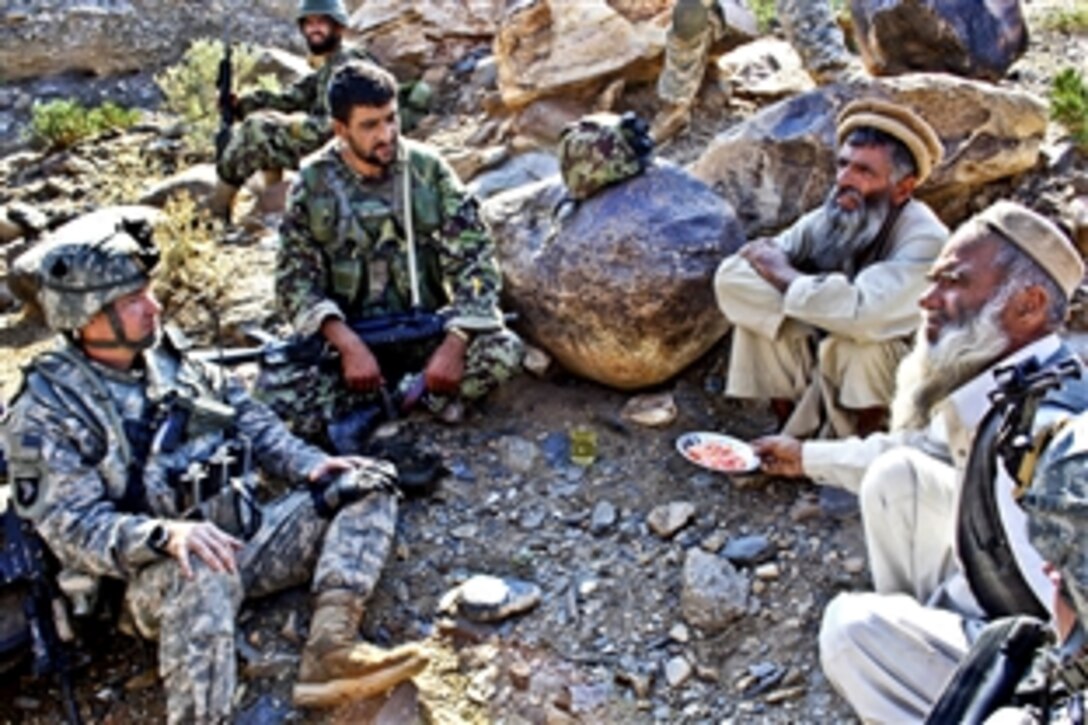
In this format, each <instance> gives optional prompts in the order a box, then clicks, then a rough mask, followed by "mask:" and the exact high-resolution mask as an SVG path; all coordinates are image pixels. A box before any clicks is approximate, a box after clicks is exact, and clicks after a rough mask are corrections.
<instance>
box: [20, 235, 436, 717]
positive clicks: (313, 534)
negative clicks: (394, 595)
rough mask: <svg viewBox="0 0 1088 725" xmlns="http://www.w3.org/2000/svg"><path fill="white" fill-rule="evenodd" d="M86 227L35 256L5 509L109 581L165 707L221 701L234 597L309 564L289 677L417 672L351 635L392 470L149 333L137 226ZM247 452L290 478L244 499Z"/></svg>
mask: <svg viewBox="0 0 1088 725" xmlns="http://www.w3.org/2000/svg"><path fill="white" fill-rule="evenodd" d="M87 233H88V238H87V240H86V241H82V242H77V243H65V244H62V245H60V246H57V247H56V248H54V249H52V250H50V251H49V252H48V253H47V254H46V255H45V256H44V258H43V261H42V265H41V270H40V278H41V283H42V288H41V291H40V296H41V302H42V308H43V311H44V313H45V316H46V321H47V323H48V324H49V326H50V327H51V328H52V329H53V330H55V331H57V332H58V333H60V335H59V339H58V345H57V346H56V349H55V350H52V351H49V352H46V353H43V354H41V355H40V356H39V357H38V358H36V359H35V361H34V363H33V364H32V366H31V367H30V368H29V370H28V373H27V375H26V379H25V382H24V385H23V388H22V391H21V392H20V393H19V394H18V395H17V397H16V399H15V401H14V403H13V404H12V406H11V409H10V411H9V412H8V414H7V416H6V418H5V420H4V421H3V426H2V428H0V431H2V433H3V441H4V443H5V447H6V450H7V455H8V461H9V472H10V476H11V479H12V481H13V482H14V483H15V490H16V492H17V495H16V499H17V505H18V509H19V511H20V513H21V514H22V515H23V516H24V517H26V518H28V519H29V520H31V521H32V522H33V524H34V527H35V528H36V530H37V532H38V533H39V534H40V535H41V537H42V538H43V539H44V540H45V542H46V543H47V544H48V546H49V548H50V549H51V550H52V552H53V553H54V554H55V555H56V557H57V559H58V560H59V562H60V564H61V566H62V567H63V568H64V569H65V570H68V571H71V572H73V573H77V574H82V575H85V576H86V575H89V576H90V577H109V578H113V579H120V580H122V581H124V583H125V611H126V612H127V614H129V615H130V616H131V618H132V621H133V624H134V625H135V627H136V629H137V630H138V631H139V633H140V634H141V635H143V636H145V637H148V638H152V639H157V640H158V643H159V670H160V673H161V674H162V677H163V681H164V685H165V689H166V697H167V708H168V719H169V720H170V722H175V723H181V722H224V721H226V720H227V719H228V718H229V715H230V712H231V706H232V702H233V700H234V696H235V684H236V672H235V670H236V663H235V644H234V643H235V632H236V624H235V615H236V614H237V612H238V609H239V607H240V606H241V603H242V600H243V598H244V597H248V596H262V595H265V594H268V593H270V592H273V591H276V590H279V589H283V588H286V587H290V586H296V585H299V584H302V583H305V582H307V581H311V580H312V588H313V592H314V595H315V606H314V615H313V619H312V621H311V626H310V635H309V639H308V641H307V643H306V646H305V648H304V650H303V656H302V665H301V670H300V673H299V681H300V683H302V685H305V684H306V683H309V684H310V685H315V684H317V685H320V684H325V685H327V684H328V683H330V682H332V681H335V680H339V679H342V678H352V679H357V678H379V679H380V681H381V683H382V687H383V688H384V687H386V686H388V685H391V684H395V683H396V682H398V681H401V680H404V679H406V678H408V677H411V676H412V675H414V674H416V673H418V672H419V670H420V669H421V668H422V667H423V666H424V665H425V664H426V661H425V659H424V658H423V657H422V656H420V655H419V654H418V651H416V649H415V648H414V647H412V646H406V647H402V648H399V649H397V650H393V651H384V650H380V649H378V648H376V647H372V646H371V645H367V644H365V643H362V642H359V641H358V628H359V625H360V622H361V620H362V617H363V612H364V607H365V604H366V601H367V598H368V596H369V595H370V593H371V591H372V589H373V588H374V585H375V583H376V581H377V579H378V576H379V573H380V572H381V568H382V566H383V563H384V561H385V558H386V555H387V554H388V552H389V548H390V545H391V542H392V538H393V531H394V526H395V520H396V511H397V507H396V498H395V491H394V489H393V486H394V482H395V478H396V472H395V469H394V468H393V467H392V466H391V465H390V464H388V463H386V462H381V461H377V460H374V459H365V458H358V457H350V458H349V457H330V456H328V455H326V454H325V453H324V452H323V451H321V450H319V449H318V448H315V447H313V446H311V445H308V444H306V443H304V442H303V441H301V440H299V439H298V438H296V437H294V436H293V435H291V434H290V433H289V432H288V431H287V429H286V428H285V427H284V426H283V424H282V423H281V422H280V420H279V419H278V418H276V416H275V415H274V414H273V413H272V412H271V411H270V410H269V409H268V408H267V407H265V406H264V405H261V404H259V403H257V402H256V401H254V400H253V399H252V398H250V396H249V395H248V394H247V393H246V392H245V390H244V389H243V388H242V387H241V386H240V385H238V384H237V383H236V382H234V381H233V380H231V379H229V378H228V377H226V376H225V375H223V374H222V373H221V371H219V370H217V369H213V368H211V367H210V366H204V365H200V364H197V363H196V362H195V361H193V360H190V359H189V358H188V357H187V356H186V354H184V353H183V352H182V351H181V350H180V349H179V347H178V346H177V345H174V344H172V342H171V340H170V339H168V338H164V337H161V336H160V327H159V317H160V312H161V308H160V307H159V305H158V303H157V301H156V300H155V298H154V296H153V295H152V293H151V291H150V288H149V284H150V274H151V271H152V269H153V267H154V266H155V263H156V262H157V259H158V253H157V250H156V249H155V246H154V243H153V242H152V240H151V235H150V230H149V229H148V228H146V227H138V226H134V225H123V226H122V227H120V228H117V229H109V230H102V229H98V230H94V229H89V230H88V232H87ZM255 467H259V468H260V469H261V471H264V472H265V473H267V474H270V475H272V476H275V477H277V478H279V479H281V480H287V481H291V482H297V483H298V484H299V485H298V487H297V489H296V490H293V491H292V492H289V493H287V494H286V495H283V496H281V497H280V498H277V499H275V500H274V501H272V502H271V503H269V504H266V505H259V504H257V503H255V501H254V499H253V498H252V496H251V495H250V488H251V487H252V486H256V485H257V479H256V473H255Z"/></svg>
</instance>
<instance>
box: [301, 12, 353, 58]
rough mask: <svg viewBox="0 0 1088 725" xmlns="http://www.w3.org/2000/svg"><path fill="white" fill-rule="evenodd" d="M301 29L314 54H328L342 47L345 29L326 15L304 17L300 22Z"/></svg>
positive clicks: (307, 44) (308, 46)
mask: <svg viewBox="0 0 1088 725" xmlns="http://www.w3.org/2000/svg"><path fill="white" fill-rule="evenodd" d="M299 29H300V30H301V31H302V36H303V37H304V38H305V39H306V47H307V48H309V50H310V53H311V54H312V55H328V54H329V53H331V52H333V51H334V50H336V49H337V48H339V47H340V40H341V38H342V37H343V30H342V29H341V28H340V26H339V25H337V24H336V22H335V21H333V19H332V18H330V17H328V16H326V15H314V16H309V17H305V18H303V19H302V21H301V22H300V23H299Z"/></svg>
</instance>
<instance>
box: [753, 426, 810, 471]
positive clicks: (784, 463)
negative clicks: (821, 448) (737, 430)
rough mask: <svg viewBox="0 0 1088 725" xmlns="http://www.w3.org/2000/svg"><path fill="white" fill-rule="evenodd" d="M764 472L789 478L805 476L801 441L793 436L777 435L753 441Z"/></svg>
mask: <svg viewBox="0 0 1088 725" xmlns="http://www.w3.org/2000/svg"><path fill="white" fill-rule="evenodd" d="M752 449H753V450H755V452H756V455H758V456H759V461H760V468H761V469H762V470H763V472H764V473H770V474H771V475H774V476H785V477H787V478H798V477H800V476H804V475H805V472H804V469H803V468H802V467H801V441H799V440H797V439H796V438H793V437H791V436H783V435H775V436H766V437H763V438H757V439H756V440H754V441H752Z"/></svg>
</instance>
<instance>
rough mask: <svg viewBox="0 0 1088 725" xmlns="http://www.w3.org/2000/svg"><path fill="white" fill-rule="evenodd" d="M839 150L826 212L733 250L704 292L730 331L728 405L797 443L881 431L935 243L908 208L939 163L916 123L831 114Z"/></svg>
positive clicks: (917, 212) (868, 108) (874, 104)
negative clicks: (754, 413) (774, 419)
mask: <svg viewBox="0 0 1088 725" xmlns="http://www.w3.org/2000/svg"><path fill="white" fill-rule="evenodd" d="M838 139H839V153H838V175H837V177H836V182H835V186H834V187H833V188H832V190H831V193H830V194H829V195H828V197H827V201H826V202H824V204H823V205H822V206H820V207H818V208H817V209H815V210H813V211H811V212H809V213H808V214H806V215H805V216H803V217H802V218H801V219H800V220H799V221H798V222H797V223H795V224H794V225H793V226H792V227H790V228H789V229H787V230H786V231H784V232H783V233H782V234H780V235H779V236H778V237H776V238H774V239H757V240H755V241H752V242H749V243H748V244H746V245H745V246H744V247H742V248H741V250H740V251H739V252H738V253H737V254H736V255H734V256H732V257H729V258H727V259H726V260H725V261H724V262H722V264H721V266H720V267H719V268H718V272H717V275H716V277H715V280H714V290H715V292H716V294H717V297H718V305H719V307H721V310H722V312H723V313H724V314H725V316H726V317H727V318H728V319H729V320H730V322H732V323H733V326H734V328H733V342H732V349H731V351H730V358H729V378H728V389H727V393H728V394H729V395H731V396H734V397H738V398H754V399H761V400H770V401H771V402H772V407H773V408H774V410H775V412H776V414H777V415H778V416H779V423H780V424H786V421H787V419H788V420H789V424H788V426H787V429H788V432H790V433H791V434H793V435H800V436H810V435H813V434H816V433H824V434H827V435H830V436H831V437H836V438H838V437H843V436H847V435H851V434H854V433H860V434H861V435H865V434H868V433H871V432H873V431H876V430H879V429H880V428H881V427H882V426H883V425H884V422H885V418H886V414H887V411H888V405H889V403H890V401H891V399H892V393H893V390H894V386H895V370H896V366H897V365H898V363H899V360H900V359H902V357H903V356H904V355H905V354H906V353H907V350H908V349H909V346H910V335H911V334H912V333H913V332H914V330H915V329H916V328H917V326H918V321H919V313H918V309H917V307H916V306H915V304H914V302H915V300H916V299H917V297H918V295H919V294H920V293H921V292H922V290H923V289H924V288H925V275H926V271H927V270H928V269H929V265H930V264H931V263H932V262H933V260H934V259H935V258H936V257H937V254H938V253H939V252H940V250H941V246H942V245H943V244H944V242H945V240H946V239H947V238H948V229H947V228H946V227H945V226H944V224H942V223H941V222H940V220H939V219H937V217H936V216H935V215H934V213H933V212H932V211H931V210H930V209H929V207H927V206H926V205H925V204H923V203H921V202H919V201H917V200H914V199H912V198H911V195H912V193H913V192H914V188H915V186H917V185H918V184H920V183H921V182H923V181H925V179H926V177H927V176H928V175H929V172H930V170H931V169H932V168H933V166H934V165H935V164H936V163H937V162H938V161H939V160H940V157H941V143H940V139H938V138H937V135H936V134H935V133H934V131H933V130H932V129H931V128H930V127H929V125H928V124H927V123H926V122H925V121H923V120H922V119H921V118H920V117H918V116H917V115H916V114H914V113H913V112H912V111H910V110H909V109H907V108H903V107H900V106H896V105H893V104H890V103H886V102H883V101H876V100H869V101H858V102H855V103H852V104H850V105H849V106H847V107H846V109H844V110H843V112H842V114H841V115H840V117H839V128H838ZM798 401H801V402H800V404H799V405H798V404H797V402H798ZM795 406H796V410H795ZM791 413H792V417H791Z"/></svg>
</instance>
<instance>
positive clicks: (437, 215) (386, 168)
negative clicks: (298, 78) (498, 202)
mask: <svg viewBox="0 0 1088 725" xmlns="http://www.w3.org/2000/svg"><path fill="white" fill-rule="evenodd" d="M396 91H397V89H396V85H395V81H394V80H393V77H392V76H391V75H390V74H389V73H387V72H385V71H384V70H382V69H381V68H378V67H377V66H374V65H371V64H367V63H361V62H351V63H347V64H345V65H344V66H342V67H341V68H340V69H339V70H338V71H337V72H336V74H335V75H334V76H333V79H332V82H331V84H330V86H329V106H330V108H331V111H332V116H333V130H334V132H335V134H336V138H335V139H334V140H333V141H332V142H331V143H330V144H329V145H328V146H326V147H325V148H324V149H323V150H322V151H321V152H319V153H318V154H315V155H314V156H313V157H311V159H309V160H308V161H307V163H306V164H305V165H304V166H303V168H302V170H301V171H300V173H299V178H298V180H297V181H296V182H295V184H294V186H293V187H292V189H291V192H290V194H289V197H288V206H287V212H286V214H285V216H284V219H283V223H282V226H281V228H280V249H279V256H278V260H277V270H276V297H277V301H278V304H279V306H280V308H281V309H282V310H283V312H284V313H285V314H286V315H287V317H288V318H289V319H290V320H291V321H292V322H293V324H294V327H295V330H296V331H297V332H298V333H299V334H301V335H306V336H309V335H315V334H318V333H320V335H322V336H323V337H324V339H325V340H326V341H327V342H328V344H329V345H330V346H331V347H332V348H334V349H335V350H336V351H337V352H338V353H339V359H340V365H339V369H333V370H322V371H319V372H317V373H315V371H313V370H311V369H304V368H302V367H301V366H291V365H287V366H284V369H283V370H281V371H279V372H278V373H277V372H276V371H272V372H271V374H270V375H268V376H266V380H267V381H268V383H269V384H268V386H267V388H266V386H264V385H262V389H263V391H264V392H263V395H264V396H265V399H266V400H268V401H269V402H270V404H271V405H272V407H273V408H274V409H275V410H276V411H277V412H279V413H280V415H281V416H283V417H284V418H285V419H287V420H289V421H290V422H291V423H292V425H293V426H294V430H295V431H296V432H298V433H299V434H300V435H302V436H304V437H306V438H309V439H314V440H320V439H321V437H322V436H323V435H325V433H326V430H325V427H326V425H327V424H330V423H333V422H335V421H336V420H338V419H340V418H341V417H342V416H344V415H346V414H348V413H349V412H350V411H352V410H354V409H356V408H358V407H360V406H364V405H373V404H374V401H375V400H376V396H377V395H378V394H379V391H380V389H381V387H382V386H383V385H384V384H385V382H386V381H388V382H389V383H391V384H396V382H397V379H396V378H395V377H393V375H392V374H391V373H393V372H394V368H396V370H395V372H397V373H398V374H399V373H400V372H403V371H405V370H415V371H418V370H420V369H422V371H423V373H422V376H423V380H424V382H425V386H426V390H427V391H428V392H427V396H426V398H427V399H428V400H429V401H430V404H431V406H432V410H435V411H436V412H437V411H438V409H440V408H443V406H444V405H445V413H444V415H447V416H448V417H450V418H457V417H459V416H458V415H455V414H452V413H450V411H458V410H460V402H459V401H458V400H451V398H452V397H454V396H458V395H459V396H460V398H463V399H465V400H471V399H478V398H480V397H482V396H484V395H485V394H487V393H488V392H489V391H490V390H491V389H493V388H494V387H496V386H497V385H498V384H499V383H500V382H502V381H504V380H506V379H508V378H509V377H511V376H512V375H513V374H514V372H515V371H516V370H517V368H518V366H519V364H520V361H521V356H522V350H523V345H522V343H521V340H520V339H519V338H518V337H517V336H516V335H515V334H514V333H513V332H511V331H509V330H507V329H506V328H505V327H504V326H503V318H502V314H501V313H500V311H499V307H498V300H499V291H500V286H501V281H502V280H501V276H500V274H499V269H498V266H497V264H496V262H495V257H494V250H493V245H492V242H491V239H490V237H489V235H488V233H487V230H486V229H485V228H484V226H483V225H482V223H481V221H480V219H479V217H478V216H477V205H476V201H475V200H474V199H473V198H471V197H470V196H468V195H467V194H466V193H465V191H464V189H463V188H462V186H461V183H460V182H459V181H458V179H457V177H456V175H455V174H454V172H453V171H452V170H451V169H450V168H449V166H448V165H447V164H446V163H445V162H444V161H443V160H442V159H441V158H440V157H439V156H438V154H437V153H436V152H435V151H434V150H433V149H431V148H430V147H428V146H425V145H423V144H420V143H416V142H413V141H409V140H406V139H403V138H399V137H398V131H397V128H398V114H397V101H396ZM413 258H414V259H416V265H415V268H414V269H412V268H410V265H409V260H410V259H413ZM413 281H415V282H416V284H415V290H413ZM414 298H418V302H419V306H420V307H421V308H422V309H423V310H426V311H430V312H433V311H436V310H437V311H440V312H441V313H442V314H443V315H444V317H445V320H446V322H445V336H444V337H442V338H441V340H440V341H438V340H436V341H435V342H433V343H430V344H425V345H423V346H414V347H413V348H412V349H401V350H399V351H398V355H397V356H396V359H393V357H392V356H382V358H381V359H379V358H378V357H376V356H375V354H374V353H373V352H372V351H371V350H370V349H369V348H368V347H367V345H366V344H365V343H364V342H363V341H362V340H361V339H360V338H359V337H358V336H357V335H356V334H355V333H354V332H352V330H351V329H350V328H349V327H348V325H347V324H346V321H349V320H357V319H368V318H373V317H375V316H378V315H382V314H386V313H390V312H400V311H405V310H408V309H409V308H410V306H411V305H412V300H413V299H414Z"/></svg>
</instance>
